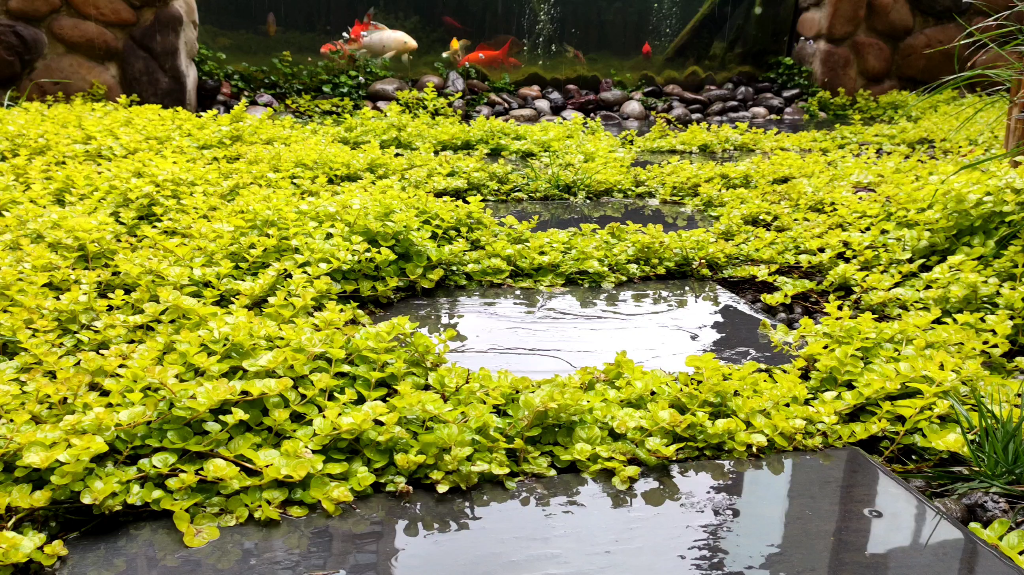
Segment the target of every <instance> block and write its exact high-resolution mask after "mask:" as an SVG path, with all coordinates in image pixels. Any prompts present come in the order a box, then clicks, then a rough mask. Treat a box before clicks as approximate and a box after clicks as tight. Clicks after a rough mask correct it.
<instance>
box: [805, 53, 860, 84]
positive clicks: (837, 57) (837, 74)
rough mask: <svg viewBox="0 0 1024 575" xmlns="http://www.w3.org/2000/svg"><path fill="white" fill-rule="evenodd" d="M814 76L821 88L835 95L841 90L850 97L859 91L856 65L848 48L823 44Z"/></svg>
mask: <svg viewBox="0 0 1024 575" xmlns="http://www.w3.org/2000/svg"><path fill="white" fill-rule="evenodd" d="M814 76H815V79H816V80H817V82H818V85H819V86H821V87H822V88H824V89H826V90H828V91H829V92H832V93H833V94H837V93H838V92H839V89H840V88H842V89H843V90H846V93H847V94H850V95H852V94H854V93H855V92H856V91H857V68H856V63H855V61H854V58H853V53H851V52H850V50H849V49H848V48H846V47H843V46H833V45H831V44H826V43H821V45H820V46H818V57H817V61H816V62H815V65H814Z"/></svg>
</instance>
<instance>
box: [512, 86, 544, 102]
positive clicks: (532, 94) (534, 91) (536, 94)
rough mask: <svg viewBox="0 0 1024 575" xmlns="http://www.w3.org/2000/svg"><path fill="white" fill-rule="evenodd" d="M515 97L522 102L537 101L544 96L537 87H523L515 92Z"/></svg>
mask: <svg viewBox="0 0 1024 575" xmlns="http://www.w3.org/2000/svg"><path fill="white" fill-rule="evenodd" d="M516 96H519V98H520V99H522V100H526V99H527V98H531V99H533V100H539V99H541V98H543V97H544V94H543V93H542V92H541V91H540V87H539V86H524V87H522V88H519V90H518V91H517V92H516Z"/></svg>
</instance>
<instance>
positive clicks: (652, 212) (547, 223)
mask: <svg viewBox="0 0 1024 575" xmlns="http://www.w3.org/2000/svg"><path fill="white" fill-rule="evenodd" d="M484 205H486V206H487V208H488V209H490V210H491V211H492V212H493V213H494V217H496V218H499V219H502V218H505V217H507V216H512V217H514V218H515V219H517V220H519V221H520V222H525V221H529V220H531V219H533V218H537V226H536V227H534V228H533V231H535V232H543V231H545V230H567V229H570V228H578V227H580V226H581V225H583V224H595V225H598V226H600V227H602V228H603V227H605V226H607V225H608V224H612V223H622V224H626V223H633V224H640V225H648V224H653V225H660V226H662V228H663V229H664V230H665V231H666V232H676V231H679V230H695V229H697V228H700V227H704V226H706V225H707V223H708V221H707V219H706V218H705V217H703V216H700V215H698V214H694V213H693V212H691V211H689V210H687V209H686V208H684V207H683V206H679V205H674V204H652V203H648V202H646V201H644V200H603V201H597V202H486V203H485V204H484Z"/></svg>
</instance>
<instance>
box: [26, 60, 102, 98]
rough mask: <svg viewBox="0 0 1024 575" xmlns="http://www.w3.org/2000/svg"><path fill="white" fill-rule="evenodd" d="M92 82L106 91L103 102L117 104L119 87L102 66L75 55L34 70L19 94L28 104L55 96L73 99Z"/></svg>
mask: <svg viewBox="0 0 1024 575" xmlns="http://www.w3.org/2000/svg"><path fill="white" fill-rule="evenodd" d="M47 80H66V82H48V81H47ZM94 82H96V83H99V84H101V85H102V86H103V87H105V88H106V90H107V99H108V100H110V101H115V100H117V98H118V97H119V96H120V95H121V94H122V92H121V85H120V83H118V81H117V80H116V79H114V77H113V75H111V73H110V70H108V69H107V67H106V66H103V65H101V64H97V63H96V62H93V61H92V60H88V59H86V58H83V57H82V56H79V55H77V54H62V55H60V56H56V57H54V58H50V59H49V60H46V61H44V62H42V63H41V64H39V65H38V66H36V69H35V71H33V72H32V73H31V74H29V75H28V77H26V78H25V79H24V80H23V81H22V83H21V93H22V94H26V95H27V97H28V99H30V100H42V99H44V98H46V97H47V96H56V95H57V94H64V95H65V96H73V95H75V94H81V93H82V92H88V91H89V90H92V88H93V83H94Z"/></svg>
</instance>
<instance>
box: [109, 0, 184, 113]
mask: <svg viewBox="0 0 1024 575" xmlns="http://www.w3.org/2000/svg"><path fill="white" fill-rule="evenodd" d="M198 31H199V19H198V14H197V12H196V5H195V0H174V1H173V2H172V3H171V4H170V5H168V6H166V7H164V8H159V9H157V10H156V11H155V12H154V13H153V16H152V18H151V19H150V21H149V22H148V23H146V24H144V25H142V26H139V27H137V28H136V29H134V30H132V33H131V34H130V35H129V37H128V38H126V39H125V41H124V51H123V55H122V57H121V81H122V84H123V85H124V89H125V91H126V92H128V93H130V94H136V95H138V97H139V100H140V101H142V102H143V103H144V104H159V105H161V106H165V107H168V108H175V107H181V108H185V109H186V110H189V111H195V110H196V87H197V85H198V83H199V77H198V75H197V73H196V67H195V64H194V63H193V62H192V59H193V58H195V56H196V52H197V51H198V49H199V44H198Z"/></svg>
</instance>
